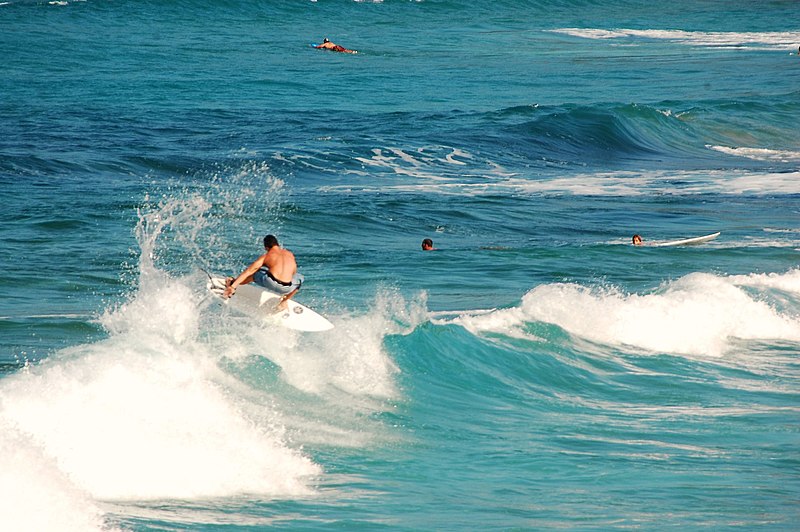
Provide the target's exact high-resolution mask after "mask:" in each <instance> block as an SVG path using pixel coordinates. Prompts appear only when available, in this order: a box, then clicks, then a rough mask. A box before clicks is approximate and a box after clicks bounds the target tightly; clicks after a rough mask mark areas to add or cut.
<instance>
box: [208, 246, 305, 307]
mask: <svg viewBox="0 0 800 532" xmlns="http://www.w3.org/2000/svg"><path fill="white" fill-rule="evenodd" d="M264 249H265V250H266V251H267V252H266V253H264V254H263V255H261V256H260V257H259V258H257V259H256V260H255V261H253V263H252V264H251V265H250V266H248V267H247V268H246V269H245V270H244V271H243V272H242V273H240V274H239V276H238V277H236V278H235V279H234V278H233V277H228V279H226V281H225V291H224V292H223V293H222V296H223V297H225V298H229V297H231V296H232V295H233V294H235V293H236V288H237V287H239V286H241V285H243V284H248V283H252V282H255V283H256V284H258V285H260V286H263V287H264V288H266V289H267V290H269V291H271V292H274V293H276V294H279V295H280V296H281V300H280V301H279V302H278V308H279V309H282V308H285V307H286V302H287V301H288V300H290V299H291V298H292V297H294V295H295V294H296V293H297V291H298V290H300V286H301V285H302V284H303V276H302V275H300V274H298V273H297V262H296V261H295V259H294V254H293V253H292V252H291V251H289V250H288V249H283V248H281V246H280V245H279V244H278V239H277V238H275V237H274V236H273V235H267V236H265V237H264Z"/></svg>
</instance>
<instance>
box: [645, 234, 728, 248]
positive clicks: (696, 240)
mask: <svg viewBox="0 0 800 532" xmlns="http://www.w3.org/2000/svg"><path fill="white" fill-rule="evenodd" d="M718 236H719V231H717V232H716V233H711V234H710V235H704V236H696V237H693V238H684V239H682V240H672V241H670V242H653V243H652V244H651V246H655V247H659V248H663V247H668V246H694V245H696V244H704V243H706V242H710V241H712V240H714V239H715V238H717V237H718Z"/></svg>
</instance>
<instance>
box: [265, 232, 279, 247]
mask: <svg viewBox="0 0 800 532" xmlns="http://www.w3.org/2000/svg"><path fill="white" fill-rule="evenodd" d="M278 245H280V244H278V239H277V238H275V235H267V236H265V237H264V247H265V248H266V249H272V247H273V246H278Z"/></svg>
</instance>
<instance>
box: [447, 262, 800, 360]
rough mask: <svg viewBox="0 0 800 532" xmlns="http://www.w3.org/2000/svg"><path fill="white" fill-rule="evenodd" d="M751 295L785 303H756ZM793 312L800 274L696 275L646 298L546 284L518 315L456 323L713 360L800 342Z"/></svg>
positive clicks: (798, 304) (799, 297)
mask: <svg viewBox="0 0 800 532" xmlns="http://www.w3.org/2000/svg"><path fill="white" fill-rule="evenodd" d="M745 288H749V289H750V290H747V289H745ZM753 288H755V289H763V288H770V289H777V290H779V291H781V292H782V294H783V295H780V294H779V295H777V296H776V295H775V294H769V293H766V294H765V293H763V292H759V293H757V294H755V295H754V294H753V293H752V292H753V290H752V289H753ZM787 294H788V295H787ZM768 301H770V302H769V303H768ZM798 312H800V271H798V270H793V271H791V272H788V273H785V274H771V275H763V274H753V275H748V276H730V277H723V276H715V275H711V274H706V273H694V274H690V275H687V276H686V277H683V278H681V279H678V280H676V281H673V282H670V283H667V284H666V285H665V286H664V287H661V288H660V289H658V290H656V291H654V292H651V293H646V294H626V293H623V292H622V291H620V290H617V289H607V288H606V289H600V288H590V287H585V286H580V285H576V284H562V283H556V284H547V285H541V286H538V287H536V288H534V289H533V290H531V291H530V292H528V293H527V294H525V296H524V297H523V299H522V303H521V305H520V306H519V307H516V308H512V309H505V310H500V311H497V312H496V313H490V314H489V315H485V316H472V317H469V318H468V319H467V318H460V319H459V322H460V323H462V324H463V325H464V326H465V327H467V328H468V329H470V330H472V331H474V332H476V333H482V332H486V331H499V332H505V331H507V330H508V329H509V328H511V327H520V326H521V325H523V324H524V323H526V322H531V321H540V322H546V323H553V324H555V325H558V326H559V327H561V328H563V329H565V330H566V331H568V332H569V333H571V334H575V335H577V336H581V337H583V338H587V339H589V340H592V341H595V342H600V343H605V344H610V345H628V346H634V347H638V348H642V349H645V350H648V351H653V352H667V353H678V354H685V355H699V356H712V357H717V356H721V355H723V354H724V353H725V352H726V351H727V350H728V349H729V348H730V346H731V342H732V341H733V340H734V339H740V340H756V341H758V340H781V341H789V342H800V320H799V319H798Z"/></svg>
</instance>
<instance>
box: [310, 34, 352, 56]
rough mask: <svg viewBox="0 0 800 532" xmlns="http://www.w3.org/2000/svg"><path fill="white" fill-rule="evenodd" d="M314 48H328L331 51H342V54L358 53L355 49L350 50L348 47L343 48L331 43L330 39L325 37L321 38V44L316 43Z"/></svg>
mask: <svg viewBox="0 0 800 532" xmlns="http://www.w3.org/2000/svg"><path fill="white" fill-rule="evenodd" d="M314 48H317V49H318V50H330V51H331V52H342V53H344V54H357V53H358V52H357V51H356V50H350V49H348V48H345V47H344V46H339V45H338V44H334V43H332V42H331V41H329V40H328V38H327V37H325V39H323V40H322V44H318V45H317V46H315V47H314Z"/></svg>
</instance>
